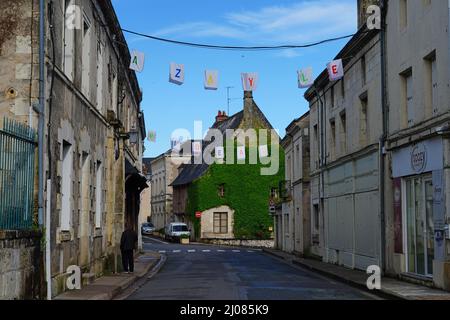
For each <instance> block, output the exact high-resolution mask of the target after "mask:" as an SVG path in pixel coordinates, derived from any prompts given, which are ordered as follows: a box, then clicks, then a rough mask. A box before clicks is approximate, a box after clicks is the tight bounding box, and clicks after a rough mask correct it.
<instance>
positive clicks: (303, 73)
mask: <svg viewBox="0 0 450 320" xmlns="http://www.w3.org/2000/svg"><path fill="white" fill-rule="evenodd" d="M313 83H314V79H313V68H312V67H308V68H305V69H301V70H299V71H298V87H299V88H300V89H306V88H309V87H311V86H312V85H313Z"/></svg>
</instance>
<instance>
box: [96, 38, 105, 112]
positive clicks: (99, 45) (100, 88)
mask: <svg viewBox="0 0 450 320" xmlns="http://www.w3.org/2000/svg"><path fill="white" fill-rule="evenodd" d="M103 51H104V49H103V44H102V43H101V42H100V41H99V42H98V43H97V110H98V111H100V113H102V111H103Z"/></svg>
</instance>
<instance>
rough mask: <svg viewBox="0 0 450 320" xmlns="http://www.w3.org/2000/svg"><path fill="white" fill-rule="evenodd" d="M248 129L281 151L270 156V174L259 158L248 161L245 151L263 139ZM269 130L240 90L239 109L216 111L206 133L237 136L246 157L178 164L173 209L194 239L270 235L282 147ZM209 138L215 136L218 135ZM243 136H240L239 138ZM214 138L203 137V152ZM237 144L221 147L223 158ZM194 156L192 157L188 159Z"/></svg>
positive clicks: (281, 167) (249, 94)
mask: <svg viewBox="0 0 450 320" xmlns="http://www.w3.org/2000/svg"><path fill="white" fill-rule="evenodd" d="M213 129H214V130H213ZM249 129H254V130H255V132H256V131H259V130H261V131H264V130H265V131H266V132H267V134H268V136H269V137H268V139H270V140H269V141H273V142H274V144H276V146H277V147H276V148H275V147H273V146H272V147H271V148H272V149H271V150H269V153H270V154H271V157H274V155H275V154H278V153H280V154H282V156H279V157H278V156H277V157H275V158H276V160H274V161H278V162H277V163H276V164H275V165H276V166H277V168H278V170H276V172H275V173H274V174H272V175H268V176H264V175H261V171H260V169H261V167H264V166H265V164H262V162H260V161H255V163H250V162H251V161H252V160H251V158H252V157H251V152H250V150H256V149H258V144H259V143H262V141H261V140H260V139H254V140H253V139H249V138H250V137H251V134H249V132H250V131H251V130H249ZM272 129H273V127H272V125H271V124H270V122H269V121H268V120H267V118H266V117H265V115H264V113H263V112H262V111H261V109H259V107H258V105H257V104H256V102H255V101H254V100H253V94H252V92H247V91H246V92H244V108H243V110H242V111H240V112H238V113H236V114H234V115H231V116H227V115H226V114H225V113H224V112H219V114H218V116H217V117H216V119H215V122H214V124H213V126H212V127H211V130H209V131H208V133H207V136H210V133H211V132H213V131H215V132H217V134H219V135H220V136H221V137H222V138H223V141H224V143H225V141H234V142H236V141H238V145H240V146H241V147H245V148H246V151H245V152H246V155H245V160H242V161H236V162H233V163H224V162H223V161H224V159H216V160H215V161H214V163H213V164H211V165H209V164H208V163H206V162H205V161H200V162H196V161H193V163H192V162H191V163H189V164H184V165H183V166H181V167H180V173H179V175H178V176H177V177H176V179H175V181H174V182H173V183H172V184H171V185H172V187H173V194H174V196H173V206H174V212H176V214H177V215H178V216H179V217H180V219H182V220H183V221H185V222H186V223H188V224H189V225H190V227H191V229H192V230H193V231H194V232H193V233H192V237H193V238H194V237H195V238H196V239H201V240H220V241H228V240H236V239H237V240H267V239H270V238H271V237H272V230H273V219H272V217H271V216H270V214H269V199H270V193H271V190H273V189H276V188H277V187H278V183H279V181H280V180H282V179H283V178H284V158H283V156H284V152H283V151H282V150H281V148H279V140H280V138H279V136H278V134H274V130H272ZM214 137H215V139H218V137H217V136H215V135H214ZM242 137H244V138H245V140H241V138H242ZM255 138H256V136H255ZM259 138H260V137H259ZM256 140H258V141H256ZM275 140H276V141H275ZM213 142H214V141H207V140H206V139H205V141H203V142H202V150H203V155H205V154H206V153H208V151H207V150H208V149H209V147H210V145H211V144H212V143H213ZM265 143H266V144H267V142H265ZM227 147H228V146H227ZM236 147H237V146H236V145H234V146H233V148H230V150H228V151H227V150H225V151H224V153H225V154H226V156H225V158H226V157H231V159H234V160H236V159H237V157H236V152H237V150H238V149H237V148H236ZM210 151H211V153H213V152H215V150H210ZM233 153H234V155H233ZM255 154H256V153H255ZM211 156H212V154H211ZM214 157H215V155H214ZM195 159H196V158H195V156H194V157H193V160H195ZM203 160H204V159H203ZM225 161H226V160H225ZM271 165H273V163H271ZM198 213H201V217H199V216H197V215H196V214H198ZM194 233H195V236H194Z"/></svg>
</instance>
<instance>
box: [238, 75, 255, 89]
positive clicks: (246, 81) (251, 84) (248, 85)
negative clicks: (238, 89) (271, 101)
mask: <svg viewBox="0 0 450 320" xmlns="http://www.w3.org/2000/svg"><path fill="white" fill-rule="evenodd" d="M241 77H242V88H243V89H244V91H255V90H256V87H257V85H258V81H259V75H258V74H257V73H242V75H241Z"/></svg>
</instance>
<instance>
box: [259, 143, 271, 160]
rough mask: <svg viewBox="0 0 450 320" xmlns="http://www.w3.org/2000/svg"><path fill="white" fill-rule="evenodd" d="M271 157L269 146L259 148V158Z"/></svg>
mask: <svg viewBox="0 0 450 320" xmlns="http://www.w3.org/2000/svg"><path fill="white" fill-rule="evenodd" d="M268 156H269V148H268V147H267V145H263V146H259V158H260V159H262V158H267V157H268Z"/></svg>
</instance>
